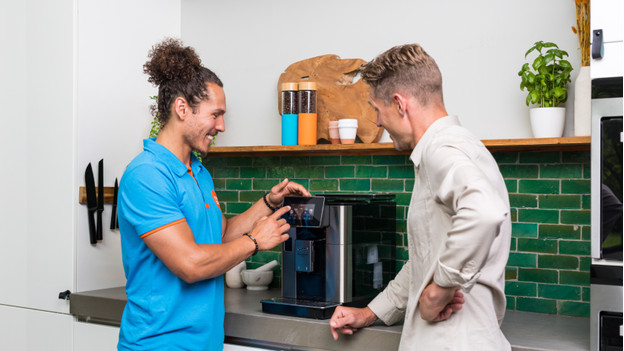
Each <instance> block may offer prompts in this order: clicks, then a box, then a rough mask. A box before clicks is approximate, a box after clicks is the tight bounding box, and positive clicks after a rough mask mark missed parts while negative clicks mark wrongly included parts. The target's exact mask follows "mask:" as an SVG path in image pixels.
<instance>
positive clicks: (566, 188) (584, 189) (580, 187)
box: [561, 179, 591, 194]
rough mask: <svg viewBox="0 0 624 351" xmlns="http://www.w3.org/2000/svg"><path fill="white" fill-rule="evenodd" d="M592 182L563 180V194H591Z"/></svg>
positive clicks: (586, 180)
mask: <svg viewBox="0 0 624 351" xmlns="http://www.w3.org/2000/svg"><path fill="white" fill-rule="evenodd" d="M590 184H591V180H589V179H562V180H561V193H562V194H589V193H590Z"/></svg>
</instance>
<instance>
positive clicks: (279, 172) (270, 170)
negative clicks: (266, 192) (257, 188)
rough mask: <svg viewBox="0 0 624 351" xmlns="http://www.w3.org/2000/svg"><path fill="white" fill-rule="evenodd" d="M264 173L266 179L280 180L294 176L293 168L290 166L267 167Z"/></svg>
mask: <svg viewBox="0 0 624 351" xmlns="http://www.w3.org/2000/svg"><path fill="white" fill-rule="evenodd" d="M266 172H267V173H266V177H267V178H278V179H280V180H282V179H284V178H292V177H294V176H295V168H294V167H290V166H276V167H267V171H266Z"/></svg>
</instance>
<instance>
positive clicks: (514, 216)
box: [509, 208, 518, 222]
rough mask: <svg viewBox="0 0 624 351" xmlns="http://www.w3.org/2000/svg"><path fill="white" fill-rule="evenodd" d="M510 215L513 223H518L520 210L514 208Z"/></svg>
mask: <svg viewBox="0 0 624 351" xmlns="http://www.w3.org/2000/svg"><path fill="white" fill-rule="evenodd" d="M509 214H510V215H511V221H512V222H517V221H518V209H517V208H512V209H510V210H509Z"/></svg>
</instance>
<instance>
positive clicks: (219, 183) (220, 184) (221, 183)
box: [212, 179, 225, 190]
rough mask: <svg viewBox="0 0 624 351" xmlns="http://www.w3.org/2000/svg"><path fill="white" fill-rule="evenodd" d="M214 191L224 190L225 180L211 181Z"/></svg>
mask: <svg viewBox="0 0 624 351" xmlns="http://www.w3.org/2000/svg"><path fill="white" fill-rule="evenodd" d="M212 181H213V182H214V187H215V190H225V179H213V180H212Z"/></svg>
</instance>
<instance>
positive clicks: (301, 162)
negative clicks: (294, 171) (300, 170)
mask: <svg viewBox="0 0 624 351" xmlns="http://www.w3.org/2000/svg"><path fill="white" fill-rule="evenodd" d="M309 164H310V157H309V156H297V157H282V165H283V166H307V165H309Z"/></svg>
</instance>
